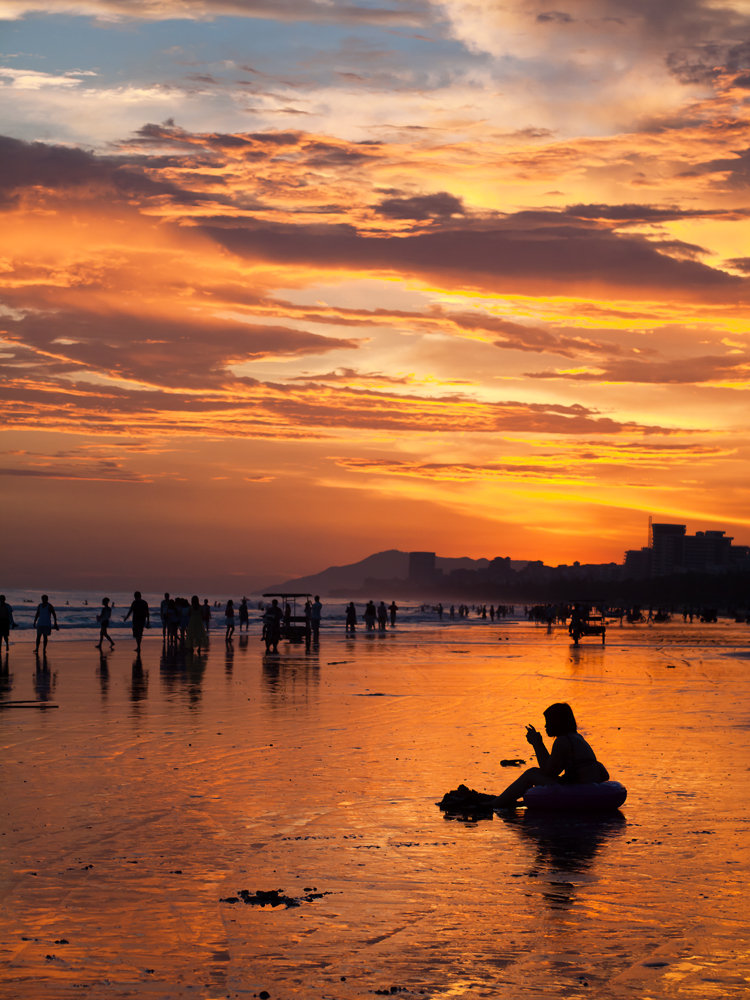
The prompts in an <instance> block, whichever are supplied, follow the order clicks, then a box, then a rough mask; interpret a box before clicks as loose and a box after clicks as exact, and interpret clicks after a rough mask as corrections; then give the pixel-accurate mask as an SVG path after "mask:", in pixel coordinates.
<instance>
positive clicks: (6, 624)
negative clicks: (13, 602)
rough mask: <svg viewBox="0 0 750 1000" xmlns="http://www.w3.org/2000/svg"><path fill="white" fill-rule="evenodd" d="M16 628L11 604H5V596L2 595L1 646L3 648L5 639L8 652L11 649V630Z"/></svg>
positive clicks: (0, 612)
mask: <svg viewBox="0 0 750 1000" xmlns="http://www.w3.org/2000/svg"><path fill="white" fill-rule="evenodd" d="M15 627H16V623H15V622H14V620H13V608H12V607H11V606H10V604H6V603H5V594H0V646H2V644H3V639H5V648H6V650H7V649H9V648H10V643H9V642H8V636H9V635H10V630H11V629H12V628H15Z"/></svg>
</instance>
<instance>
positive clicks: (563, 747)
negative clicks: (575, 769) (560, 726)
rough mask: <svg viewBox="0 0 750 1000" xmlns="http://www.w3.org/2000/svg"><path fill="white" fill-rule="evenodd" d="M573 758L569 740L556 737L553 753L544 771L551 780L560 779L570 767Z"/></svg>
mask: <svg viewBox="0 0 750 1000" xmlns="http://www.w3.org/2000/svg"><path fill="white" fill-rule="evenodd" d="M570 758H571V753H570V744H569V742H568V741H567V740H563V739H561V738H560V737H559V736H558V737H556V739H555V741H554V743H553V744H552V752H551V753H550V754H549V757H548V760H547V763H546V765H544V771H545V773H546V774H548V775H549V777H550V778H558V777H559V776H560V775H561V774H562V772H563V771H564V770H565V768H566V767H567V766H568V765H569V763H570Z"/></svg>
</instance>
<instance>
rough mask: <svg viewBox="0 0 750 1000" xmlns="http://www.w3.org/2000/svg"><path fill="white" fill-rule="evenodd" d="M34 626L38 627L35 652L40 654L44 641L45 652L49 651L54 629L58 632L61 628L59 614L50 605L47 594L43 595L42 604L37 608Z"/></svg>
mask: <svg viewBox="0 0 750 1000" xmlns="http://www.w3.org/2000/svg"><path fill="white" fill-rule="evenodd" d="M34 625H35V626H36V646H35V647H34V652H35V653H38V652H39V643H40V642H41V640H42V639H44V646H43V650H44V652H46V651H47V639H49V637H50V633H51V632H52V629H53V628H54V629H55V630H56V631H57V630H59V628H60V626H59V625H58V624H57V612H56V611H55V609H54V608H53V607H52V605H51V604H50V603H49V598H48V597H47V595H46V594H42V603H41V604H40V605H38V606H37V609H36V614H35V615H34Z"/></svg>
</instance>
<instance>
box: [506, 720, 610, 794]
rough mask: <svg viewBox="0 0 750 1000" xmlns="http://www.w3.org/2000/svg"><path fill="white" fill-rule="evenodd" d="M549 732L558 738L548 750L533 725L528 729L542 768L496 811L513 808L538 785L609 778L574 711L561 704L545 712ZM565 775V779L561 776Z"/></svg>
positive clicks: (524, 778) (510, 790) (527, 775)
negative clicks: (584, 735) (579, 726)
mask: <svg viewBox="0 0 750 1000" xmlns="http://www.w3.org/2000/svg"><path fill="white" fill-rule="evenodd" d="M544 723H545V730H546V732H547V735H548V736H553V737H554V742H553V744H552V750H551V751H550V750H547V747H546V746H545V745H544V737H543V736H542V734H541V733H540V732H538V731H537V730H536V729H535V728H534V727H533V726H531V725H528V726H527V727H526V740H527V741H528V742H529V743H530V744H531V746H532V747H533V748H534V753H535V754H536V759H537V763H538V765H539V766H538V767H530V768H528V769H527V770H526V771H524V772H523V774H522V775H520V777H518V778H516V780H515V781H514V782H512V783H511V784H510V785H508V787H507V788H506V789H505V791H504V792H502V793H501V794H500V795H499V796H498V797H497V799H496V800H495V803H494V807H495V808H496V809H512V808H514V807H515V805H516V803H517V802H518V800H519V799H520V798H522V797H523V795H524V794H525V793H526V792H527V791H528V790H529V789H530V788H532V787H533V786H534V785H554V784H584V783H588V782H602V781H607V780H608V779H609V773H608V771H607V769H606V767H605V766H604V765H603V764H602V763H600V762H599V761H598V760H597V759H596V754H595V753H594V751H593V750H592V749H591V747H590V746H589V744H588V743H587V742H586V740H585V739H584V738H583V736H581V734H580V733H579V732H578V726H577V724H576V719H575V716H574V715H573V709H572V708H571V707H570V705H568V704H567V703H566V702H557V703H556V704H554V705H550V707H549V708H546V709H545V710H544ZM561 776H562V777H561Z"/></svg>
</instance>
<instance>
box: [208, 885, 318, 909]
mask: <svg viewBox="0 0 750 1000" xmlns="http://www.w3.org/2000/svg"><path fill="white" fill-rule="evenodd" d="M330 895H331V893H330V892H308V893H307V894H306V895H304V896H285V895H284V890H283V889H258V890H257V891H256V892H250V890H249V889H240V890H239V891H238V893H237V895H236V896H225V897H224V898H223V899H220V900H219V902H220V903H239V902H240V901H242V902H243V903H245V904H246V905H247V906H284V907H286V908H287V909H289V908H290V907H292V906H300V905H301V904H302V903H311V902H312V901H313V900H315V899H321V898H322V897H323V896H330Z"/></svg>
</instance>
